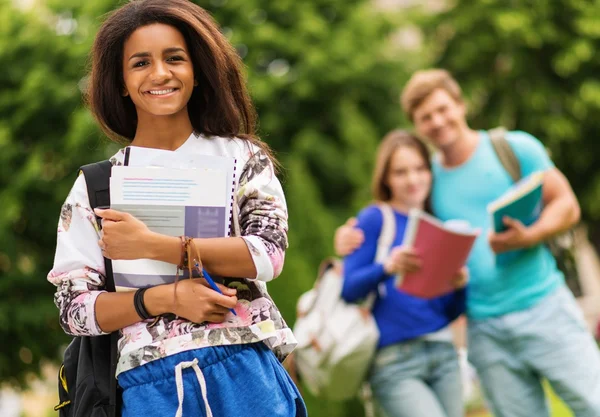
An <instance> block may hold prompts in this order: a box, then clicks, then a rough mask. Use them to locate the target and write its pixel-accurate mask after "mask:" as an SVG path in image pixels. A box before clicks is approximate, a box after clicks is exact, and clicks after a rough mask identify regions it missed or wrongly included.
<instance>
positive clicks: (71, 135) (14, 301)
mask: <svg viewBox="0 0 600 417" xmlns="http://www.w3.org/2000/svg"><path fill="white" fill-rule="evenodd" d="M12 4H13V2H11V1H10V0H0V60H2V62H3V63H4V65H3V70H2V71H1V72H0V83H1V84H2V89H0V201H2V214H0V236H1V237H2V238H1V240H0V274H1V275H2V278H1V279H0V297H1V300H2V301H1V302H0V339H1V340H2V341H3V343H2V344H1V347H0V380H2V381H7V380H8V381H10V382H13V383H22V382H23V381H24V375H25V374H26V373H27V372H29V371H37V370H38V369H39V364H40V360H41V359H42V358H56V357H57V353H58V346H59V344H64V343H65V341H67V338H66V337H65V335H64V334H63V333H62V331H61V329H60V327H59V326H58V316H57V310H56V307H54V305H53V302H52V296H53V292H54V290H53V288H52V286H51V285H49V284H48V283H47V281H46V279H45V276H46V274H47V273H48V270H49V269H50V267H51V265H52V258H53V251H54V247H55V242H56V225H57V219H58V217H57V215H58V214H59V208H60V205H61V202H62V201H63V200H64V198H65V196H66V194H67V192H68V190H69V187H70V184H71V183H72V181H73V180H74V179H75V175H76V167H77V166H78V164H80V163H81V162H83V161H86V160H89V159H90V158H92V159H96V158H98V157H99V153H96V152H95V151H97V150H99V147H98V146H97V140H98V139H97V136H96V139H94V140H90V138H91V137H92V136H91V135H92V130H90V129H89V127H90V126H91V123H90V120H89V119H90V118H89V116H88V115H87V114H85V113H83V112H79V111H78V109H79V108H80V106H81V98H80V97H81V93H80V91H79V88H78V80H79V78H80V74H81V70H82V66H83V62H84V61H83V60H82V59H81V57H82V55H81V53H80V51H79V48H78V45H77V44H76V43H73V42H72V41H70V40H67V39H66V38H63V37H61V36H58V35H57V33H56V30H54V29H55V28H54V25H56V24H60V20H59V19H58V18H57V17H54V16H50V17H43V16H41V15H39V14H34V13H26V12H23V11H21V10H18V9H15V8H14V6H12ZM43 19H46V20H43ZM63 23H64V22H63ZM97 155H98V156H97Z"/></svg>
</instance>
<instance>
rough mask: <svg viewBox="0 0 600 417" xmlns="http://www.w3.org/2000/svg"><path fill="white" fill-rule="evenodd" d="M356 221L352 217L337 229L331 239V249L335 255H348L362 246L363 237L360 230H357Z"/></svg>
mask: <svg viewBox="0 0 600 417" xmlns="http://www.w3.org/2000/svg"><path fill="white" fill-rule="evenodd" d="M357 224H358V220H356V218H355V217H352V218H350V219H348V221H346V223H345V224H344V225H342V226H340V227H338V228H337V230H336V231H335V236H334V238H333V247H334V250H335V253H336V255H338V256H346V255H350V254H351V253H352V252H354V251H355V250H356V249H358V248H359V247H360V245H362V244H363V241H364V240H365V235H364V234H363V232H362V230H360V229H357V228H356V225H357Z"/></svg>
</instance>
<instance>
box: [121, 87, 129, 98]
mask: <svg viewBox="0 0 600 417" xmlns="http://www.w3.org/2000/svg"><path fill="white" fill-rule="evenodd" d="M121 95H122V96H123V97H127V96H128V95H129V91H127V89H126V88H125V87H123V91H122V92H121Z"/></svg>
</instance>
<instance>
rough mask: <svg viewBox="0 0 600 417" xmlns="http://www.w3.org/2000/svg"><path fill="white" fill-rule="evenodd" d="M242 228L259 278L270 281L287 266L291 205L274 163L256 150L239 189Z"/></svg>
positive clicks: (242, 175) (245, 170)
mask: <svg viewBox="0 0 600 417" xmlns="http://www.w3.org/2000/svg"><path fill="white" fill-rule="evenodd" d="M238 204H239V207H240V228H241V232H242V236H243V237H244V239H245V240H246V244H247V245H248V249H249V250H250V254H251V255H252V258H253V260H254V264H255V265H256V269H257V278H258V279H259V280H261V281H270V280H271V279H273V278H276V277H277V276H278V275H279V274H280V273H281V270H282V268H283V262H284V258H285V250H286V249H287V247H288V240H287V231H288V222H287V207H286V204H285V198H284V195H283V190H282V188H281V184H280V183H279V180H278V179H277V177H276V176H275V173H274V169H273V164H272V162H271V160H270V159H269V157H268V156H267V155H266V154H265V153H264V152H262V151H260V150H259V151H258V152H255V153H254V154H253V155H252V156H251V157H250V159H249V160H248V162H247V163H246V165H245V166H244V168H243V170H242V174H241V176H240V184H239V189H238Z"/></svg>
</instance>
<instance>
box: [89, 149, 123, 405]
mask: <svg viewBox="0 0 600 417" xmlns="http://www.w3.org/2000/svg"><path fill="white" fill-rule="evenodd" d="M79 170H80V171H81V172H82V173H83V175H84V177H85V183H86V185H87V194H88V199H89V200H90V207H91V208H92V210H94V209H95V208H97V207H110V173H111V170H112V163H111V162H110V161H108V160H106V161H100V162H94V163H92V164H88V165H84V166H82V167H81V168H79ZM96 222H97V223H98V229H99V230H101V229H102V219H101V218H100V217H98V216H96ZM104 268H105V271H106V273H105V277H104V278H105V286H106V290H107V291H110V292H114V291H115V281H114V278H113V271H112V262H111V260H110V259H108V258H104ZM118 341H119V332H112V333H111V334H110V344H111V346H110V367H111V375H115V374H116V372H117V358H118V347H117V345H118ZM117 390H118V385H117V378H116V377H114V378H111V380H110V405H111V406H112V407H114V408H112V410H111V412H112V411H113V410H115V409H119V407H120V399H119V397H118V396H117ZM117 414H118V413H116V411H115V415H117Z"/></svg>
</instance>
